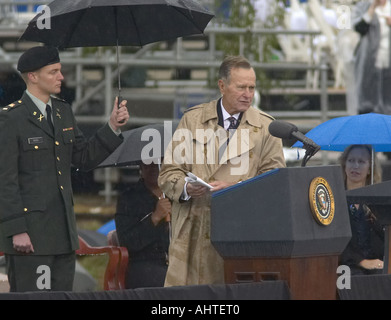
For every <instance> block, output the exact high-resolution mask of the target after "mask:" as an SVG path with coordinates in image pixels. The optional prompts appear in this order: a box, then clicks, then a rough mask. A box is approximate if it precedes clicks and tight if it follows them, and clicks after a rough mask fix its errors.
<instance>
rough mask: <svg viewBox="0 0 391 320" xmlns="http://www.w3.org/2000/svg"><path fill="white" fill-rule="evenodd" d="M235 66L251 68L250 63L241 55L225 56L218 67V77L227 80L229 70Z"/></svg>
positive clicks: (228, 78) (229, 73)
mask: <svg viewBox="0 0 391 320" xmlns="http://www.w3.org/2000/svg"><path fill="white" fill-rule="evenodd" d="M235 68H243V69H251V68H252V66H251V63H250V62H249V61H248V60H247V59H246V58H244V57H242V56H227V57H225V59H224V60H223V62H222V63H221V65H220V69H219V79H221V80H224V81H227V82H229V81H230V76H231V70H232V69H235Z"/></svg>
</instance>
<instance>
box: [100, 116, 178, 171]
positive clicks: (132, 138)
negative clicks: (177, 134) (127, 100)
mask: <svg viewBox="0 0 391 320" xmlns="http://www.w3.org/2000/svg"><path fill="white" fill-rule="evenodd" d="M176 127H177V124H174V123H172V122H171V121H165V122H164V124H150V125H146V126H142V127H139V128H136V129H132V130H128V131H125V132H123V133H122V135H123V136H124V141H123V143H122V144H121V145H120V146H119V147H118V148H117V149H116V150H114V152H113V153H112V154H111V155H110V156H108V157H107V158H106V160H104V161H103V162H102V163H101V164H100V165H99V166H98V167H115V166H126V165H131V164H139V163H140V162H143V163H145V164H150V163H152V162H153V163H156V164H160V160H161V158H162V157H163V156H164V152H165V150H166V148H167V146H168V144H169V143H170V141H171V138H172V135H173V133H174V131H175V129H176Z"/></svg>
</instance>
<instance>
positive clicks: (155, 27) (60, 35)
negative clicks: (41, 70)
mask: <svg viewBox="0 0 391 320" xmlns="http://www.w3.org/2000/svg"><path fill="white" fill-rule="evenodd" d="M48 8H49V9H50V11H49V12H45V10H46V11H48V9H45V10H44V11H43V12H41V13H39V14H38V15H37V16H35V17H34V18H33V19H32V20H31V21H30V22H29V24H28V27H27V29H26V30H25V32H24V33H23V35H22V36H21V38H20V39H23V40H30V41H38V42H43V43H45V44H49V45H53V46H56V47H59V48H71V47H95V46H116V45H120V46H122V45H131V46H143V45H145V44H148V43H153V42H157V41H162V40H170V39H175V38H177V37H183V36H189V35H193V34H202V33H203V31H204V29H205V27H206V26H207V24H208V23H209V21H210V20H211V19H212V18H213V16H214V15H213V14H212V13H211V12H209V11H208V10H206V9H205V8H203V7H202V6H201V5H200V4H199V3H198V2H197V1H195V0H110V1H108V0H67V1H66V0H54V1H53V2H51V3H50V4H49V5H48ZM46 15H48V17H49V18H48V19H50V28H49V27H48V28H44V22H45V18H46Z"/></svg>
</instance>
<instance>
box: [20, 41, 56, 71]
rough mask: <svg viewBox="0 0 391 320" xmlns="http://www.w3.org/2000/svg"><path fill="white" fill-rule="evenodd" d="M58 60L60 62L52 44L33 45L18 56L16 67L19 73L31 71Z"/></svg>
mask: <svg viewBox="0 0 391 320" xmlns="http://www.w3.org/2000/svg"><path fill="white" fill-rule="evenodd" d="M58 62H60V57H59V54H58V50H57V48H55V47H52V46H39V47H33V48H30V49H28V50H27V51H26V52H24V53H23V54H22V55H21V56H20V58H19V61H18V66H17V69H18V70H19V71H20V72H21V73H24V72H32V71H36V70H38V69H41V68H43V67H45V66H48V65H50V64H54V63H58Z"/></svg>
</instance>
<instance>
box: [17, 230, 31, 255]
mask: <svg viewBox="0 0 391 320" xmlns="http://www.w3.org/2000/svg"><path fill="white" fill-rule="evenodd" d="M12 243H13V246H14V249H15V250H16V251H18V252H21V253H31V252H34V247H33V244H32V243H31V239H30V236H29V235H28V234H27V233H26V232H24V233H19V234H15V235H14V236H13V237H12Z"/></svg>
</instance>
